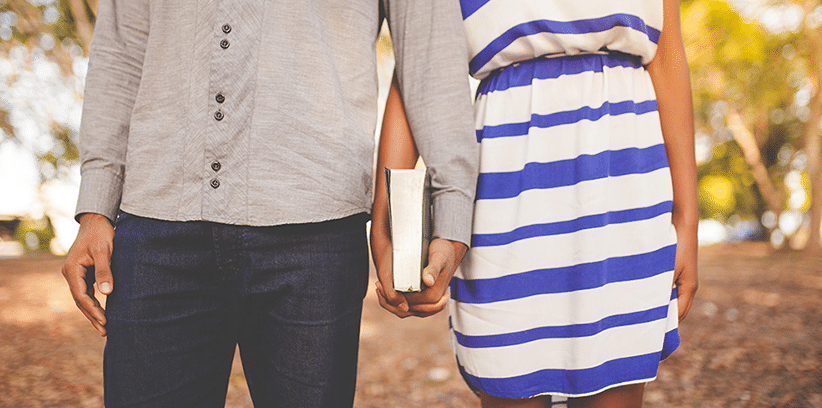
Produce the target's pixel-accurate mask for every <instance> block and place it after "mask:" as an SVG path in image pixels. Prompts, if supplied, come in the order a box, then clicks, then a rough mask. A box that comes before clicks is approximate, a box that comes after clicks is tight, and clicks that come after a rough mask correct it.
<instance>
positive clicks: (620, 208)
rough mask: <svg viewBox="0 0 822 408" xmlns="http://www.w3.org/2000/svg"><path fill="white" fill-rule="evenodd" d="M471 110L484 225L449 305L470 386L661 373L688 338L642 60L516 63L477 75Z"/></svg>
mask: <svg viewBox="0 0 822 408" xmlns="http://www.w3.org/2000/svg"><path fill="white" fill-rule="evenodd" d="M475 109H476V111H475V117H476V130H477V140H478V142H479V143H480V144H481V159H480V178H479V182H478V190H477V201H476V206H475V211H474V234H473V237H472V248H471V250H470V251H469V253H468V255H467V256H466V259H465V260H464V262H463V264H462V265H461V267H460V269H459V270H458V271H457V273H456V275H455V277H454V280H453V281H452V284H451V300H450V302H449V305H448V310H449V313H450V329H451V340H452V344H453V345H454V349H455V352H456V357H457V360H458V363H459V366H460V370H461V371H462V373H463V375H464V377H465V378H466V381H467V382H468V383H469V385H470V386H471V387H472V388H474V389H480V390H483V391H484V392H486V393H488V394H491V395H495V396H499V397H504V398H528V397H533V396H537V395H546V394H550V395H555V396H565V397H571V396H586V395H591V394H595V393H599V392H601V391H603V390H605V389H608V388H612V387H616V386H620V385H627V384H633V383H640V382H647V381H650V380H653V379H654V378H655V377H656V373H657V369H658V366H659V362H660V360H662V359H664V358H666V357H667V356H668V355H669V354H670V353H671V352H672V351H673V350H674V349H675V348H676V347H677V346H678V345H679V334H678V332H677V304H676V291H675V290H673V288H672V284H673V274H674V258H675V254H676V231H675V229H674V227H673V225H672V224H671V207H672V188H671V174H670V171H669V169H668V160H667V155H666V151H665V146H664V144H663V139H662V132H661V129H660V121H659V115H658V112H657V105H656V98H655V94H654V89H653V85H652V83H651V80H650V77H649V75H648V72H647V71H646V69H645V68H644V67H643V66H642V65H641V63H640V61H639V58H638V57H636V56H631V55H627V54H621V53H614V52H611V53H593V54H582V55H576V56H562V57H555V58H549V57H541V58H536V59H533V60H528V61H524V62H520V63H517V64H514V65H512V66H509V67H506V68H503V69H500V70H497V71H496V72H494V73H492V74H491V75H489V76H488V77H487V78H485V79H484V80H483V81H482V82H481V84H480V87H479V89H478V91H477V100H476V106H475Z"/></svg>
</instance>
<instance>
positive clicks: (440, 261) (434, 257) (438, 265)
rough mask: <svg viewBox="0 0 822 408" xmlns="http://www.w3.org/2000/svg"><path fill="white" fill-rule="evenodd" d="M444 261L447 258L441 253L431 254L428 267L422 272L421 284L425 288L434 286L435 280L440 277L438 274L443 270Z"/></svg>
mask: <svg viewBox="0 0 822 408" xmlns="http://www.w3.org/2000/svg"><path fill="white" fill-rule="evenodd" d="M446 261H447V257H446V256H445V255H443V254H442V253H441V252H435V253H432V254H431V256H430V257H429V258H428V266H426V267H425V269H423V271H422V282H423V283H424V284H425V285H426V286H428V287H429V288H430V287H432V286H434V285H435V284H436V282H437V278H439V276H440V272H442V270H443V268H445V263H446Z"/></svg>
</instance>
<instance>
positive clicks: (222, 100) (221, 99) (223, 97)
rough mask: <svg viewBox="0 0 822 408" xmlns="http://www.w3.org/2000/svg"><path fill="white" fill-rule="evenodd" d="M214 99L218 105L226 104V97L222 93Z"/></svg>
mask: <svg viewBox="0 0 822 408" xmlns="http://www.w3.org/2000/svg"><path fill="white" fill-rule="evenodd" d="M214 99H216V100H217V103H223V102H225V96H223V94H221V93H218V94H217V96H216V97H214Z"/></svg>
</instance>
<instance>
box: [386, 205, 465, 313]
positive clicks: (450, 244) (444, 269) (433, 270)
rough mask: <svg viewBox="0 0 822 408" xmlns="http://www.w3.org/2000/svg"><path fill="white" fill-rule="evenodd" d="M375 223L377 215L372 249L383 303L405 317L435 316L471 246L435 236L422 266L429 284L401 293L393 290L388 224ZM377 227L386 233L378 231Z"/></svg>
mask: <svg viewBox="0 0 822 408" xmlns="http://www.w3.org/2000/svg"><path fill="white" fill-rule="evenodd" d="M376 223H377V221H376V219H375V220H374V221H373V224H372V227H371V228H372V230H371V231H372V232H371V250H372V252H373V254H374V264H375V265H376V267H377V277H378V279H379V281H377V283H376V287H377V288H376V291H377V299H378V300H379V302H380V306H382V307H383V308H384V309H385V310H388V311H389V312H391V313H393V314H395V315H397V316H399V317H402V318H405V317H409V316H417V317H428V316H433V315H435V314H437V313H439V312H441V311H442V310H443V309H445V305H446V303H448V285H449V284H450V282H451V278H452V277H453V276H454V272H455V271H456V269H457V266H459V263H460V261H461V260H462V257H463V256H464V255H465V252H466V251H467V250H468V247H467V246H466V245H465V244H463V243H461V242H455V241H449V240H446V239H441V238H437V239H434V240H432V241H431V245H430V246H429V251H428V266H426V267H425V269H424V270H423V278H422V280H423V283H424V284H425V286H426V288H425V289H423V290H422V291H421V292H415V293H400V292H397V291H395V290H394V284H393V273H392V272H393V271H392V269H391V242H390V240H389V239H388V234H387V230H388V228H387V225H383V226H381V227H378V226H376ZM375 230H383V231H385V232H386V233H384V234H380V233H375Z"/></svg>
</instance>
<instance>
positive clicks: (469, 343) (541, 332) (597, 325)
mask: <svg viewBox="0 0 822 408" xmlns="http://www.w3.org/2000/svg"><path fill="white" fill-rule="evenodd" d="M667 317H668V305H667V304H666V305H664V306H660V307H656V308H653V309H650V310H643V311H639V312H634V313H626V314H621V315H614V316H608V317H606V318H604V319H602V320H600V321H598V322H593V323H586V324H574V325H568V326H547V327H536V328H533V329H528V330H525V331H521V332H516V333H505V334H494V335H487V336H467V335H464V334H462V333H460V332H458V331H456V330H454V335H455V336H456V338H457V343H459V344H460V345H461V346H463V347H468V348H488V347H506V346H514V345H518V344H525V343H529V342H532V341H536V340H542V339H569V338H579V337H589V336H594V335H597V334H599V333H602V332H604V331H605V330H609V329H613V328H616V327H624V326H632V325H636V324H642V323H649V322H653V321H657V320H660V319H662V320H664V319H666V318H667Z"/></svg>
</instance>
